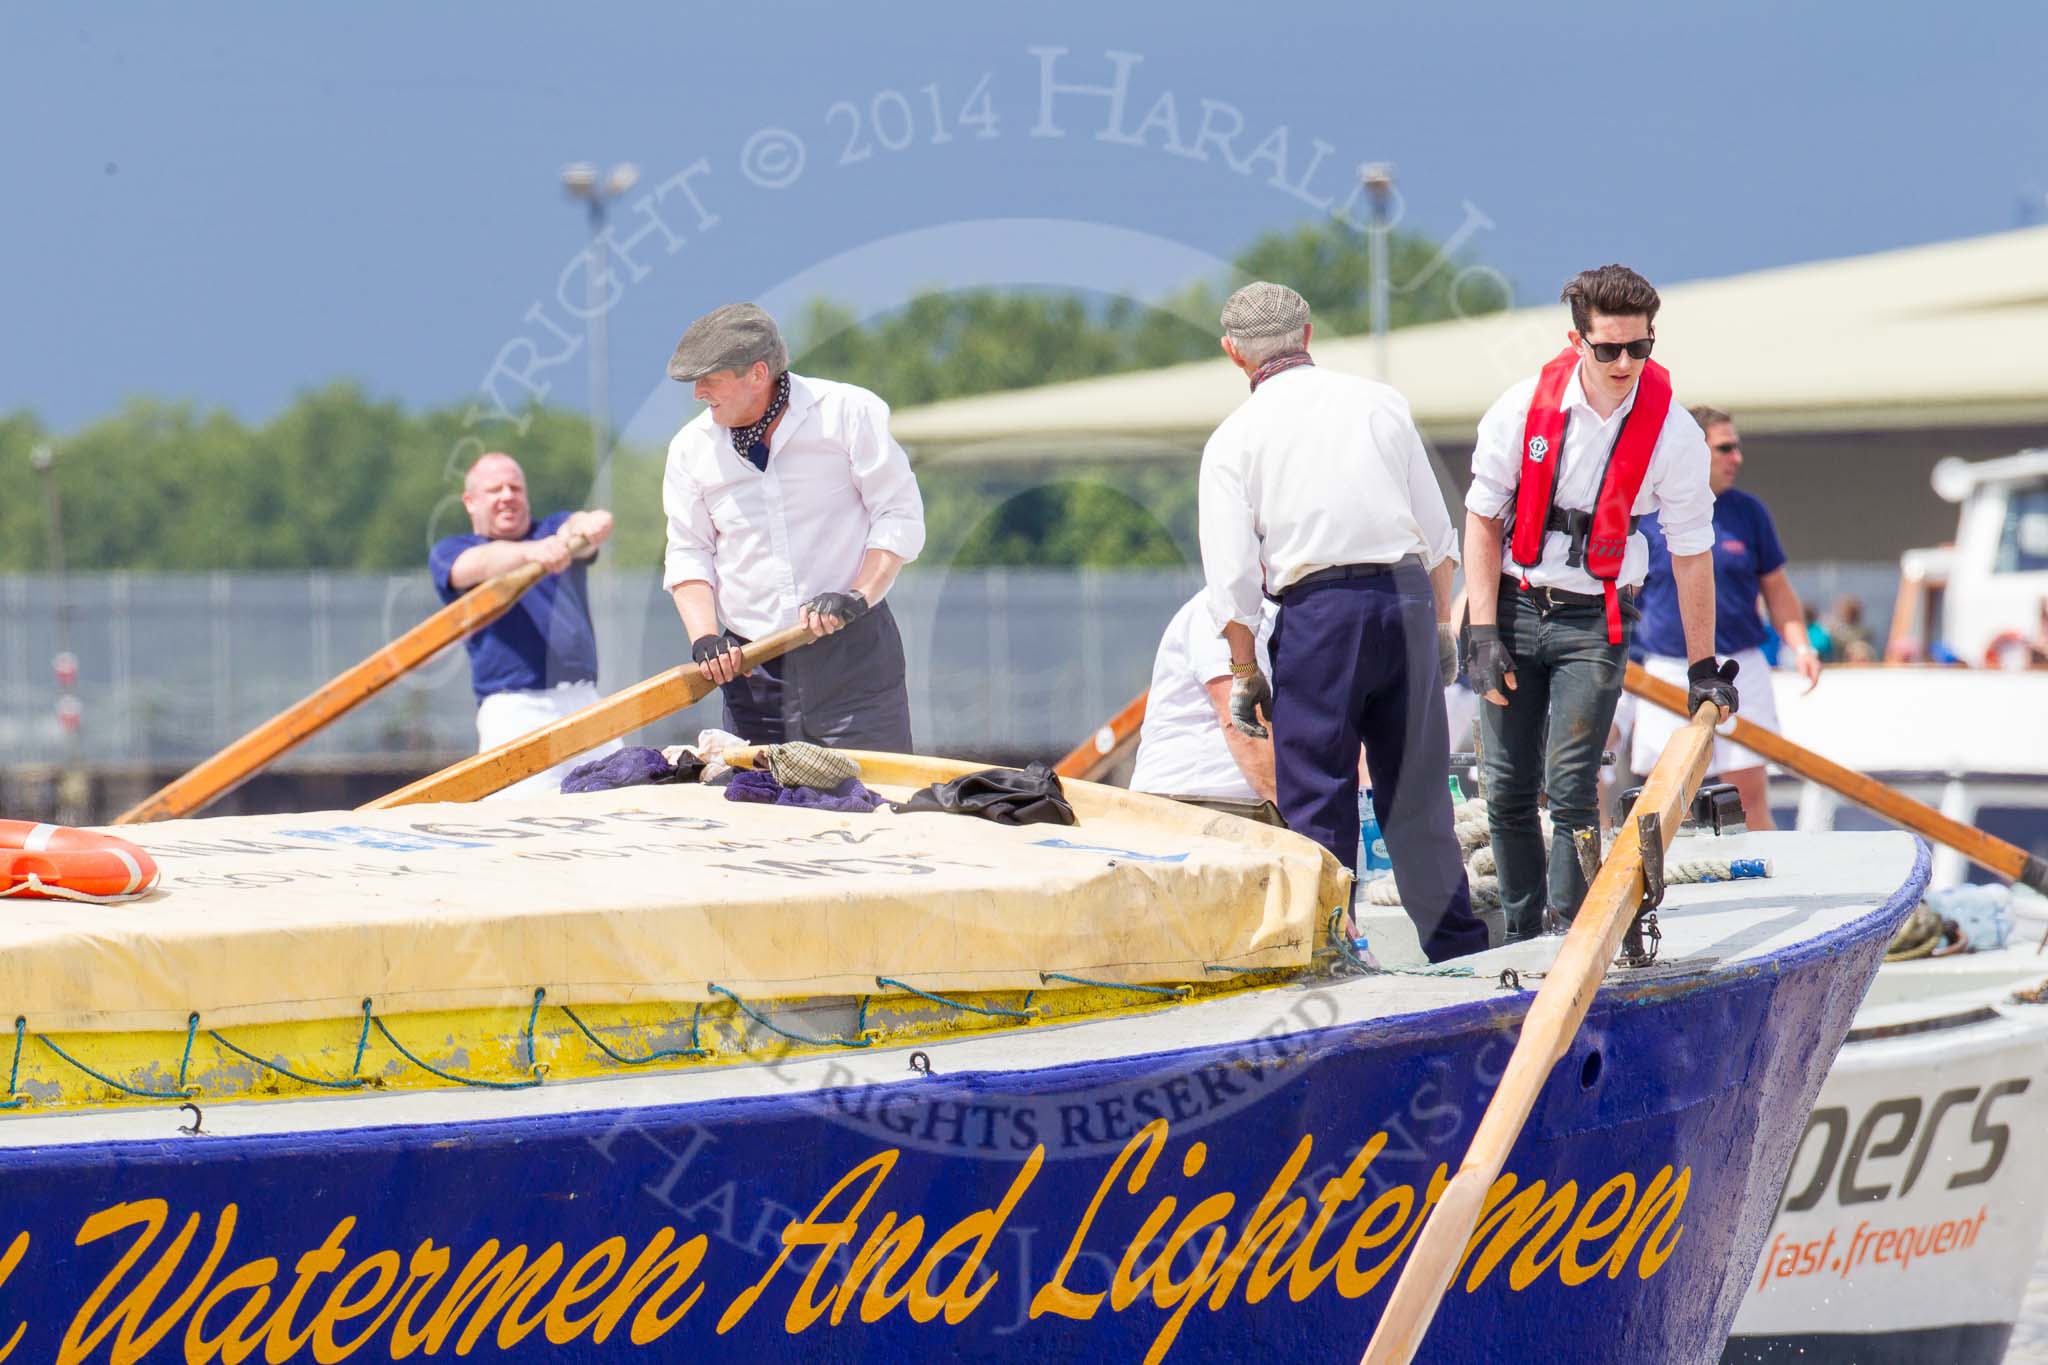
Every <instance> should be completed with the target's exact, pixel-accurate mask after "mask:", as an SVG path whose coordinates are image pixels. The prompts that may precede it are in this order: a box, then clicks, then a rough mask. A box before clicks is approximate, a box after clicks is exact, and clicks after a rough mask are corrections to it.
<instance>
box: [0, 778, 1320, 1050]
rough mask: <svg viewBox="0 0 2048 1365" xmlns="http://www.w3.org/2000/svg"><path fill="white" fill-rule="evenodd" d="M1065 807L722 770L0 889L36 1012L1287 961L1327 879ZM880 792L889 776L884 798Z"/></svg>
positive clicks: (185, 830)
mask: <svg viewBox="0 0 2048 1365" xmlns="http://www.w3.org/2000/svg"><path fill="white" fill-rule="evenodd" d="M1068 790H1069V795H1070V797H1071V798H1072V799H1073V801H1074V804H1075V806H1076V809H1077V810H1078V811H1079V812H1080V814H1081V817H1082V819H1081V823H1080V824H1079V825H1075V826H1058V825H1030V826H1021V827H1011V826H1000V825H995V824H992V823H990V822H988V821H985V820H979V819H974V818H971V817H965V816H959V815H945V814H935V813H934V814H917V815H895V814H892V813H890V812H889V811H888V810H887V809H886V808H884V809H883V810H880V811H877V812H875V813H874V814H871V815H860V814H842V813H838V812H827V811H817V810H809V809H800V808H793V807H781V806H762V805H755V804H747V803H742V802H736V801H728V800H725V799H724V793H723V791H722V790H721V789H719V788H706V787H699V786H694V785H681V786H661V787H633V788H628V789H624V790H621V791H616V792H606V793H594V794H589V795H580V796H564V797H550V798H543V799H540V800H536V801H524V802H522V801H504V802H491V803H488V804H484V805H417V806H404V807H399V808H396V809H393V810H385V811H344V812H322V813H317V814H308V815H275V816H254V817H238V818H221V819H201V820H181V821H171V822H166V823H163V824H157V825H142V826H129V827H126V828H123V829H122V830H120V831H119V833H120V834H121V835H122V836H123V837H126V838H129V839H132V840H133V841H135V842H136V843H139V844H141V845H142V846H144V847H145V848H147V849H149V850H150V851H151V853H152V854H154V855H155V857H156V858H157V860H158V862H159V865H160V867H161V868H162V872H163V880H162V883H161V885H160V888H159V889H158V890H157V891H155V892H154V893H152V894H151V895H149V896H147V897H145V898H143V899H141V900H138V901H134V902H130V903H127V904H123V905H114V906H89V905H79V904H73V903H69V902H62V901H34V900H23V899H15V900H10V901H8V902H6V903H5V906H4V909H0V1008H4V1009H6V1010H8V1011H9V1012H10V1014H19V1015H25V1016H27V1018H28V1020H29V1022H30V1026H31V1027H32V1028H34V1029H36V1030H39V1031H43V1032H50V1031H58V1030H95V1031H97V1030H143V1029H183V1028H184V1027H185V1024H186V1020H187V1018H188V1016H189V1015H190V1014H191V1012H192V1011H194V1010H198V1011H200V1012H201V1013H202V1014H203V1015H204V1018H205V1020H206V1023H207V1026H209V1027H226V1026H229V1025H235V1024H253V1023H272V1022H278V1021H285V1020H306V1019H330V1018H339V1017H345V1016H351V1015H357V1014H360V1013H361V1011H362V1005H363V1000H364V998H365V997H373V998H374V999H375V1001H376V1007H377V1010H378V1012H379V1013H380V1014H382V1013H386V1012H399V1011H408V1012H409V1011H418V1010H441V1009H467V1008H481V1007H487V1006H504V1005H524V1004H526V1003H528V1002H530V1001H531V999H532V997H533V991H534V988H535V987H545V988H546V990H547V998H548V1000H549V1001H550V1002H560V1003H563V1004H570V1005H574V1004H583V1003H613V1004H631V1003H635V1002H642V1001H657V1000H675V1001H694V1000H710V999H713V998H715V996H714V995H713V994H712V993H711V992H709V990H708V986H709V984H710V983H712V982H716V983H717V984H719V985H721V986H723V987H725V988H726V989H728V990H731V991H734V992H736V993H738V994H739V995H741V996H746V997H754V996H784V997H788V996H807V995H849V994H862V993H869V992H874V991H876V990H877V986H876V978H877V977H878V976H886V977H892V978H895V979H897V980H901V981H905V982H909V983H911V984H914V985H916V986H918V987H920V988H921V989H924V990H930V991H946V990H955V991H970V990H1025V989H1039V988H1041V987H1042V986H1043V985H1044V983H1043V982H1042V981H1041V979H1040V977H1039V973H1040V972H1041V971H1056V972H1067V973H1071V974H1074V975H1078V976H1084V977H1091V978H1096V979H1100V980H1106V981H1116V982H1159V981H1200V980H1205V979H1206V980H1214V979H1215V977H1214V976H1213V974H1205V972H1204V967H1205V966H1207V965H1209V964H1219V965H1229V966H1236V967H1286V966H1294V965H1299V964H1302V963H1305V962H1307V961H1308V958H1309V954H1310V949H1311V947H1312V944H1313V942H1314V940H1315V937H1316V929H1317V927H1318V925H1319V923H1320V915H1322V914H1327V911H1328V909H1329V908H1330V907H1331V906H1333V905H1336V904H1341V903H1342V901H1343V897H1344V880H1345V877H1346V874H1345V873H1344V872H1343V871H1342V870H1341V869H1339V868H1338V866H1337V864H1336V862H1335V860H1334V859H1332V858H1330V856H1329V855H1328V854H1327V853H1325V852H1324V851H1323V850H1322V849H1321V848H1320V847H1318V846H1317V845H1315V844H1313V843H1311V842H1310V841H1309V840H1307V839H1304V838H1301V837H1299V836H1297V835H1293V834H1290V833H1287V832H1286V831H1284V830H1273V829H1267V828H1265V827H1262V826H1257V825H1253V824H1250V823H1248V822H1245V821H1242V820H1237V819H1234V818H1231V817H1228V816H1214V815H1210V814H1208V813H1206V812H1202V811H1199V810H1195V809H1192V808H1190V807H1185V806H1179V805H1176V804H1174V803H1172V802H1167V801H1163V800H1158V799H1155V798H1150V797H1143V796H1134V795H1131V794H1128V793H1123V792H1116V791H1112V790H1110V789H1107V788H1099V787H1090V786H1089V785H1088V784H1082V783H1070V784H1069V786H1068ZM900 793H901V789H897V794H900Z"/></svg>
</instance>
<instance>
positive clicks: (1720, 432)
mask: <svg viewBox="0 0 2048 1365" xmlns="http://www.w3.org/2000/svg"><path fill="white" fill-rule="evenodd" d="M1692 416H1693V420H1694V421H1696V422H1698V423H1699V424H1700V427H1701V428H1702V429H1703V430H1704V431H1705V432H1706V433H1707V449H1708V450H1709V451H1711V452H1712V453H1713V465H1712V470H1711V472H1710V474H1709V476H1708V484H1709V486H1710V487H1711V488H1712V489H1713V490H1714V547H1713V556H1714V603H1715V612H1714V648H1715V649H1716V650H1717V651H1719V652H1720V653H1722V654H1724V655H1727V656H1729V657H1731V658H1733V659H1734V660H1735V662H1736V664H1737V665H1738V666H1739V667H1740V669H1741V672H1740V674H1738V676H1739V677H1740V678H1741V680H1742V685H1741V688H1740V691H1741V695H1742V713H1743V715H1744V716H1746V717H1747V718H1748V719H1750V720H1752V721H1755V722H1756V723H1757V724H1759V725H1762V726H1763V727H1764V728H1765V729H1772V730H1774V729H1776V728H1777V725H1778V708H1777V705H1776V702H1775V700H1774V699H1773V697H1772V695H1771V674H1770V665H1769V664H1768V663H1766V662H1765V660H1764V654H1763V644H1764V641H1765V639H1766V638H1768V637H1769V635H1770V632H1771V627H1770V625H1769V624H1768V623H1767V622H1766V618H1765V615H1764V612H1763V611H1760V610H1758V607H1757V602H1758V599H1759V598H1761V599H1762V601H1763V605H1764V607H1765V608H1766V609H1768V611H1769V612H1770V617H1769V619H1770V620H1771V621H1776V622H1777V624H1778V632H1779V634H1780V635H1781V636H1782V637H1783V638H1784V641H1785V648H1786V650H1787V651H1788V652H1789V653H1790V654H1791V656H1792V660H1793V664H1794V666H1795V667H1796V668H1798V670H1799V673H1800V676H1801V677H1803V678H1805V679H1806V686H1807V689H1808V690H1809V691H1811V690H1812V689H1813V687H1814V686H1815V685H1816V684H1817V683H1819V682H1820V655H1819V654H1818V653H1816V652H1815V650H1814V648H1813V644H1812V642H1811V641H1809V640H1808V639H1807V637H1806V608H1805V607H1803V606H1801V605H1800V602H1799V594H1798V592H1797V591H1795V590H1794V589H1793V587H1792V580H1791V579H1790V578H1788V577H1787V576H1786V574H1785V551H1784V548H1783V547H1782V546H1780V545H1779V544H1778V528H1777V527H1776V526H1775V525H1773V524H1772V522H1771V514H1770V511H1769V509H1767V508H1766V507H1765V506H1764V504H1763V500H1762V499H1761V498H1758V497H1757V496H1755V495H1754V494H1751V493H1745V492H1743V491H1742V490H1741V489H1739V488H1737V487H1736V486H1735V476H1736V475H1737V474H1739V473H1740V472H1741V471H1742V438H1741V436H1739V435H1738V434H1737V433H1736V430H1735V419H1734V418H1732V417H1730V416H1729V415H1728V414H1727V413H1725V412H1722V411H1721V410H1720V409H1718V408H1709V407H1696V408H1694V409H1693V410H1692ZM1643 535H1644V537H1645V538H1647V539H1648V541H1649V542H1650V569H1649V576H1648V577H1647V578H1645V579H1644V580H1643V599H1642V600H1643V619H1642V622H1641V624H1640V625H1639V626H1638V627H1637V629H1636V642H1637V643H1638V644H1640V645H1642V646H1643V648H1644V649H1645V650H1646V651H1647V656H1648V657H1646V658H1645V659H1644V660H1643V667H1644V668H1646V669H1648V670H1649V671H1650V672H1651V673H1654V674H1656V675H1657V676H1658V677H1660V678H1663V679H1664V680H1665V681H1667V682H1676V681H1678V679H1680V678H1682V677H1683V676H1684V675H1685V659H1684V657H1683V653H1682V651H1683V650H1684V648H1685V633H1684V625H1683V622H1681V621H1680V620H1679V616H1678V583H1677V581H1676V580H1675V579H1674V578H1673V577H1672V573H1671V549H1670V546H1669V544H1668V542H1667V541H1666V538H1665V535H1664V531H1663V528H1662V527H1661V526H1660V525H1659V524H1658V518H1657V517H1655V516H1649V517H1645V518H1644V519H1643ZM1683 723H1684V722H1682V721H1680V720H1679V718H1678V717H1677V716H1674V715H1672V714H1671V713H1670V712H1669V711H1665V710H1663V709H1661V708H1659V707H1654V706H1646V707H1643V708H1641V709H1640V711H1639V712H1638V714H1637V717H1636V723H1635V727H1634V730H1635V738H1634V742H1633V745H1632V751H1633V752H1632V759H1633V762H1632V766H1633V767H1634V768H1635V769H1636V771H1637V772H1648V771H1649V770H1650V765H1652V764H1654V763H1655V762H1656V761H1657V755H1658V754H1660V753H1662V752H1663V750H1664V745H1665V744H1666V743H1667V742H1668V741H1669V740H1670V739H1671V736H1672V735H1674V734H1675V733H1677V731H1678V727H1679V726H1680V725H1681V724H1683ZM1713 771H1714V772H1715V773H1717V774H1719V777H1720V780H1721V781H1723V782H1727V783H1730V784H1732V785H1733V786H1734V788H1735V790H1736V791H1738V792H1740V793H1741V794H1742V817H1743V820H1744V822H1745V823H1747V824H1748V826H1749V827H1750V828H1751V829H1772V828H1774V827H1775V826H1774V824H1773V822H1772V820H1771V807H1770V803H1769V802H1768V801H1766V800H1765V799H1764V761H1763V760H1762V759H1761V758H1758V757H1757V756H1756V755H1755V754H1753V753H1751V752H1750V751H1749V750H1747V749H1745V748H1743V747H1742V746H1740V745H1738V744H1736V743H1734V742H1733V741H1731V740H1727V739H1718V738H1717V739H1716V740H1715V741H1714V766H1713Z"/></svg>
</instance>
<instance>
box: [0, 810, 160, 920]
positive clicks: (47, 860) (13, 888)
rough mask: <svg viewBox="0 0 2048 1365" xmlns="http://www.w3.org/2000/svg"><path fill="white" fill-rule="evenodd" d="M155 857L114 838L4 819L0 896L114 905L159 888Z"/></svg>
mask: <svg viewBox="0 0 2048 1365" xmlns="http://www.w3.org/2000/svg"><path fill="white" fill-rule="evenodd" d="M156 879H157V866H156V859H154V858H152V857H150V856H149V852H148V850H146V849H143V848H139V847H137V846H136V845H134V844H131V843H129V842H128V841H127V840H126V839H116V838H115V837H114V836H113V835H111V834H95V833H93V832H92V831H91V830H84V829H72V828H70V827H69V826H66V825H41V824H37V823H36V822H35V821H33V820H0V897H4V896H30V897H34V898H36V899H40V900H82V901H110V900H121V899H124V898H126V897H129V896H139V895H141V894H142V893H143V892H145V891H147V890H149V889H150V888H151V887H152V886H155V885H156Z"/></svg>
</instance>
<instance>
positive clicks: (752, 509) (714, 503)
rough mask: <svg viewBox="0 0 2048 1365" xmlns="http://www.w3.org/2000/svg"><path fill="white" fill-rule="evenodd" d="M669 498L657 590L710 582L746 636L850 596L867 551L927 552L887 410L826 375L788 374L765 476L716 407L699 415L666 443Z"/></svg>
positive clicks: (906, 556)
mask: <svg viewBox="0 0 2048 1365" xmlns="http://www.w3.org/2000/svg"><path fill="white" fill-rule="evenodd" d="M661 501H662V507H663V509H664V510H665V511H666V512H667V514H668V555H667V558H666V559H665V560H664V561H663V565H662V574H661V586H662V587H663V588H664V589H673V588H674V587H675V586H676V585H677V584H678V583H687V582H690V581H691V580H693V579H699V580H702V581H704V582H706V583H709V584H710V585H711V587H712V591H713V593H714V594H715V595H716V598H717V602H718V617H719V620H720V621H721V622H723V623H724V624H725V625H726V626H729V627H730V628H731V629H733V630H735V631H737V632H739V633H740V634H741V635H743V636H745V637H746V638H748V639H750V640H758V639H760V638H761V637H762V636H764V635H767V634H770V633H771V632H773V631H777V630H781V629H783V628H785V627H788V626H793V625H795V624H796V623H797V608H798V607H799V606H801V605H802V604H803V603H805V602H808V601H810V600H811V599H812V598H813V597H815V596H817V595H818V594H819V593H821V592H844V591H845V590H846V589H847V588H848V587H850V586H851V585H852V583H853V580H854V576H855V575H856V574H857V573H858V572H859V570H860V561H861V556H862V555H864V554H865V553H867V551H868V550H870V549H880V550H888V551H890V552H891V553H894V554H897V555H900V556H902V558H903V560H904V562H905V563H908V562H909V561H911V560H913V559H916V558H917V555H918V551H920V550H922V549H923V548H924V500H923V499H922V498H921V497H919V496H918V491H917V479H916V477H915V476H914V475H912V474H911V472H910V460H909V459H908V457H906V456H905V455H904V453H903V447H902V446H899V445H897V444H896V441H895V439H894V438H893V437H891V436H890V435H889V405H888V404H887V403H884V402H883V401H882V400H881V399H880V398H877V397H876V396H875V395H874V394H872V393H869V392H868V391H867V390H866V389H863V388H860V387H858V386H856V385H853V384H837V383H834V382H832V381H831V380H826V379H805V378H802V377H800V376H798V375H795V374H792V375H790V377H789V407H788V408H787V409H786V410H785V411H784V413H783V415H782V420H781V421H780V422H778V423H777V424H776V427H775V434H774V435H773V436H772V437H770V438H769V442H768V468H767V469H766V470H765V471H763V470H758V469H756V468H754V466H753V463H752V462H751V461H749V460H748V459H746V458H745V457H744V456H742V455H741V454H740V453H739V452H738V451H736V450H734V449H733V448H732V436H731V434H730V433H729V432H728V430H727V429H726V428H724V427H721V426H719V425H717V424H716V423H715V422H713V421H712V420H711V413H710V410H709V409H706V410H705V411H704V412H701V413H699V414H697V416H696V417H695V418H693V419H692V420H691V421H690V422H689V423H688V424H687V425H686V426H684V427H683V429H682V430H681V431H679V432H677V433H676V436H675V439H674V440H673V441H670V442H669V445H668V467H667V469H666V470H665V471H664V473H663V474H662V479H661Z"/></svg>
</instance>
